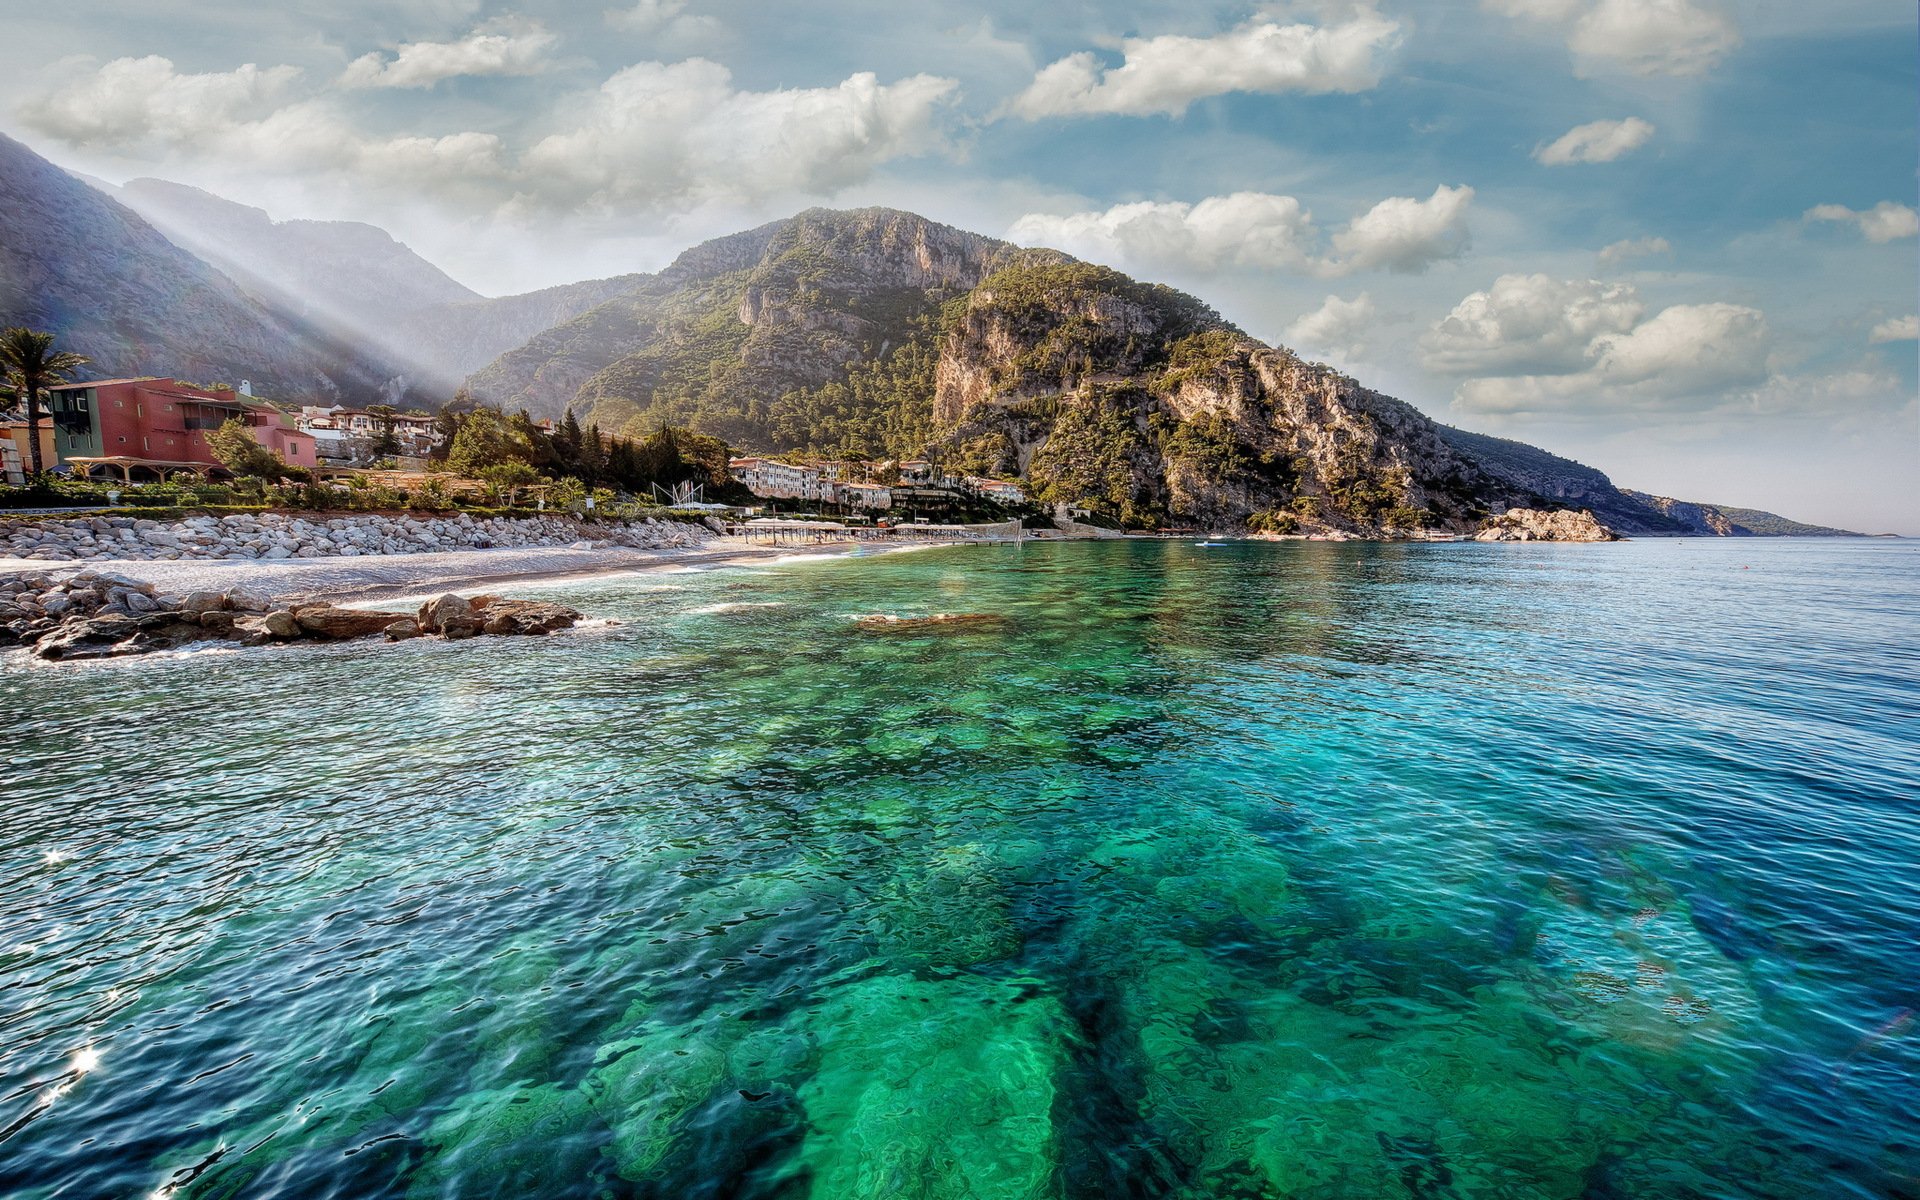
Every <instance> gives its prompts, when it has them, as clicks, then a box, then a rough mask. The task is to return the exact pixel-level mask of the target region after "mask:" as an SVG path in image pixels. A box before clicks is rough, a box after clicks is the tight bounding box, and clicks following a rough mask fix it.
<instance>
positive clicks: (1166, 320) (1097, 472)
mask: <svg viewBox="0 0 1920 1200" xmlns="http://www.w3.org/2000/svg"><path fill="white" fill-rule="evenodd" d="M469 386H470V388H471V389H472V391H473V393H474V394H475V395H476V396H477V397H479V398H482V399H487V400H492V401H495V402H498V403H501V404H504V405H505V406H507V407H509V408H518V407H525V408H528V409H529V410H531V411H533V412H534V413H535V414H536V415H554V414H556V413H558V412H561V411H564V410H565V409H566V408H568V407H573V408H575V409H577V410H579V411H580V412H581V413H583V414H584V415H585V416H586V417H587V418H588V419H591V420H594V421H597V422H599V423H600V424H601V425H602V426H603V427H605V428H608V429H621V428H626V429H630V430H634V431H641V430H645V429H647V428H652V427H655V426H657V425H659V424H661V423H663V422H664V423H671V424H676V425H688V426H690V427H692V428H694V429H697V430H700V431H702V432H705V433H710V434H714V435H717V436H720V437H723V438H725V439H727V440H728V441H730V442H732V443H733V444H735V445H737V446H742V447H746V448H750V449H754V450H760V451H767V452H800V453H817V454H823V455H831V456H846V457H862V458H866V457H886V456H894V457H899V456H909V455H918V454H922V453H929V454H931V455H933V456H934V457H936V458H937V459H939V460H941V461H942V462H943V463H944V464H945V465H947V466H948V467H950V468H952V469H956V470H964V471H971V472H977V473H981V474H995V475H1009V476H1020V477H1024V478H1025V479H1027V480H1028V482H1029V484H1030V485H1031V487H1032V488H1033V490H1034V493H1035V494H1036V495H1037V496H1039V497H1040V498H1041V499H1043V500H1050V501H1063V502H1071V503H1078V504H1086V505H1090V506H1093V507H1096V508H1098V509H1101V510H1103V511H1106V512H1108V513H1109V514H1111V515H1113V516H1115V517H1117V518H1120V519H1123V520H1126V521H1129V522H1136V523H1197V524H1201V525H1205V526H1207V527H1209V528H1245V527H1246V526H1247V524H1248V523H1249V521H1251V522H1252V523H1254V524H1255V525H1256V526H1258V527H1262V528H1269V529H1277V530H1287V529H1296V528H1297V529H1311V528H1322V527H1325V528H1338V529H1350V530H1375V529H1379V528H1382V527H1384V526H1388V525H1392V526H1395V527H1402V528H1405V527H1412V526H1415V525H1431V526H1438V527H1447V528H1465V527H1468V526H1469V525H1471V524H1473V523H1474V522H1476V521H1478V520H1479V519H1480V517H1481V516H1482V515H1484V514H1485V513H1486V512H1487V511H1488V510H1489V509H1490V508H1493V507H1498V506H1504V505H1523V504H1535V503H1550V502H1551V494H1550V493H1549V492H1548V491H1546V490H1543V488H1542V487H1541V486H1535V485H1534V484H1531V483H1529V482H1526V481H1524V480H1519V479H1515V478H1511V477H1509V476H1507V475H1504V474H1501V473H1498V472H1496V471H1494V470H1490V469H1488V468H1487V467H1485V466H1483V465H1482V464H1481V463H1480V462H1479V461H1478V460H1477V459H1476V458H1475V457H1474V456H1473V454H1472V453H1470V452H1467V451H1463V450H1461V449H1459V448H1457V447H1456V446H1455V445H1454V444H1452V443H1451V442H1449V441H1448V440H1447V437H1446V433H1447V431H1445V430H1443V429H1442V428H1441V427H1439V426H1437V425H1435V424H1434V423H1433V422H1432V421H1430V420H1428V419H1427V418H1426V417H1424V416H1422V415H1421V414H1420V413H1419V412H1418V411H1417V410H1415V409H1413V408H1412V407H1410V406H1408V405H1405V404H1402V403H1400V402H1399V401H1397V400H1393V399H1391V398H1389V397H1385V396H1382V395H1379V394H1378V393H1375V392H1372V391H1370V390H1368V389H1366V388H1364V387H1362V386H1361V385H1360V384H1358V383H1357V382H1355V381H1354V380H1352V379H1349V378H1346V377H1344V376H1342V375H1339V374H1338V373H1336V372H1334V371H1332V370H1330V369H1328V368H1326V367H1322V366H1317V365H1315V364H1311V363H1307V362H1303V361H1301V360H1300V359H1298V358H1297V357H1295V356H1294V355H1292V354H1291V353H1289V352H1287V351H1285V350H1278V349H1274V348H1272V347H1268V346H1265V345H1263V344H1262V343H1260V342H1258V341H1256V340H1255V339H1253V338H1251V337H1249V336H1247V335H1246V334H1244V333H1242V332H1241V331H1240V330H1238V329H1235V328H1234V327H1233V326H1232V325H1230V324H1229V323H1227V322H1226V321H1224V320H1223V319H1222V318H1221V317H1220V316H1219V314H1217V313H1216V312H1214V311H1213V310H1212V309H1211V308H1209V307H1207V306H1206V305H1205V304H1204V303H1202V302H1201V301H1199V300H1197V299H1195V298H1193V297H1191V296H1187V295H1185V294H1183V293H1180V292H1177V291H1174V290H1173V289H1171V288H1166V287H1161V286H1158V285H1154V284H1148V283H1141V282H1138V281H1135V280H1133V279H1130V278H1128V277H1126V276H1124V275H1122V274H1120V273H1119V272H1116V271H1111V270H1108V269H1106V268H1103V267H1096V266H1091V265H1089V264H1086V263H1081V262H1078V261H1076V260H1074V259H1071V258H1069V257H1067V256H1066V255H1063V254H1060V253H1057V252H1055V251H1050V250H1021V249H1018V248H1016V247H1014V246H1011V245H1009V244H1007V243H1004V242H999V241H995V240H993V239H991V238H985V237H980V236H978V235H975V234H970V233H966V232H963V231H961V230H957V229H953V228H950V227H947V226H943V225H938V224H935V223H934V222H931V221H927V220H925V219H924V218H921V217H916V216H913V215H912V214H909V213H902V212H895V211H891V210H886V209H865V210H860V211H855V212H831V211H826V210H812V211H809V212H806V213H802V214H801V215H799V216H798V217H795V218H793V219H792V220H789V221H781V222H777V223H775V224H772V225H767V226H763V227H761V228H759V229H755V230H751V231H749V232H746V233H742V234H737V235H734V236H733V237H730V238H724V239H721V240H719V241H716V242H710V243H707V244H705V245H702V246H699V247H696V248H694V249H693V250H690V251H688V252H687V253H686V254H684V255H682V256H681V257H680V259H679V260H677V261H676V262H675V263H674V264H673V265H672V266H671V267H669V268H668V269H667V270H665V271H663V272H661V273H660V274H659V275H657V276H655V277H653V278H652V279H650V280H648V281H647V282H646V283H645V284H643V285H642V286H640V287H638V288H636V289H634V290H633V291H631V292H629V293H627V294H625V295H622V296H619V297H616V298H615V299H613V300H611V301H609V302H607V303H606V304H603V305H601V306H599V307H598V308H595V309H593V310H591V311H589V312H587V313H584V314H582V315H581V316H579V317H577V318H575V319H574V320H573V321H571V322H569V323H567V324H565V325H562V326H559V327H558V328H555V329H552V330H549V331H547V332H546V333H543V334H541V335H540V336H539V337H536V338H534V339H533V340H532V341H530V342H529V343H527V344H526V345H525V346H522V347H520V348H519V349H517V350H515V351H513V352H512V353H510V354H507V355H505V356H503V357H502V358H501V359H500V360H498V361H497V362H495V363H494V364H493V365H492V366H490V367H488V368H487V369H486V370H485V371H482V372H479V373H478V374H476V375H475V376H474V377H473V378H472V379H471V380H469ZM1569 465H1571V464H1569ZM1594 474H1595V475H1596V476H1597V481H1596V482H1594V483H1593V484H1592V486H1590V487H1589V488H1587V489H1586V490H1585V492H1584V493H1583V494H1587V495H1589V497H1590V498H1592V499H1596V500H1600V501H1604V502H1607V503H1609V504H1611V505H1612V506H1613V507H1614V508H1616V509H1618V510H1620V511H1622V512H1627V511H1639V506H1637V505H1636V504H1634V503H1633V502H1631V501H1628V500H1626V499H1625V498H1624V497H1622V496H1621V494H1620V493H1619V492H1618V491H1617V490H1616V489H1614V488H1613V487H1612V485H1611V484H1610V483H1608V482H1606V480H1605V477H1604V476H1598V473H1597V472H1596V473H1594ZM1662 523H1663V518H1660V517H1659V515H1658V514H1656V513H1652V512H1651V511H1648V512H1645V513H1644V519H1643V520H1642V521H1641V522H1640V523H1639V524H1638V525H1635V526H1634V528H1636V529H1647V528H1650V527H1652V526H1656V525H1660V524H1662Z"/></svg>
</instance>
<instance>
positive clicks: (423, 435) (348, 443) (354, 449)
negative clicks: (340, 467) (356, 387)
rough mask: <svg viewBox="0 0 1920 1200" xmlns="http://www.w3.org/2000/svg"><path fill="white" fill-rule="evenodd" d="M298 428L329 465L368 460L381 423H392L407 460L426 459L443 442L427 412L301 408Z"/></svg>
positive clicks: (376, 440) (341, 407) (377, 438)
mask: <svg viewBox="0 0 1920 1200" xmlns="http://www.w3.org/2000/svg"><path fill="white" fill-rule="evenodd" d="M297 420H298V423H299V426H300V428H301V429H304V430H306V431H307V432H308V433H311V434H312V435H313V437H314V440H315V442H316V443H317V445H318V448H319V454H320V458H321V459H322V460H323V461H327V462H332V463H350V462H359V461H363V460H367V459H371V458H372V457H373V456H374V448H375V447H376V446H377V445H378V444H379V440H380V429H381V423H382V422H383V421H386V420H390V421H392V422H393V436H394V440H395V441H396V442H398V443H399V447H400V448H399V450H398V451H397V453H398V454H399V455H401V456H403V457H408V458H425V457H427V456H428V455H429V454H432V453H433V449H434V447H436V446H438V445H440V443H441V442H443V441H445V440H446V438H445V435H443V434H442V433H441V431H440V428H439V425H438V424H437V423H436V422H435V420H434V418H433V417H432V415H431V414H428V413H394V414H393V415H392V416H391V417H385V416H383V415H382V414H380V413H373V412H368V411H366V410H365V409H358V408H347V407H345V406H344V405H339V404H336V405H333V406H332V407H323V406H320V405H313V404H309V405H303V406H302V407H301V409H300V412H299V416H298V418H297Z"/></svg>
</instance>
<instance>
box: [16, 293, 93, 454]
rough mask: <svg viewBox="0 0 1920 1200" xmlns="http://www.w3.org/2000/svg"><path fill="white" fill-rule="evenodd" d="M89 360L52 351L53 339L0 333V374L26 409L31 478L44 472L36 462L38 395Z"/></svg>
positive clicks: (24, 331)
mask: <svg viewBox="0 0 1920 1200" xmlns="http://www.w3.org/2000/svg"><path fill="white" fill-rule="evenodd" d="M92 361H93V360H92V359H90V358H88V357H87V356H86V355H84V354H74V353H72V352H71V351H67V350H55V349H54V348H53V335H52V334H50V333H40V332H37V331H35V330H32V329H27V328H24V327H22V326H19V325H15V326H13V327H12V328H10V329H6V330H4V331H0V371H4V372H5V373H6V377H7V379H8V380H10V381H11V382H12V383H13V385H14V388H15V389H16V392H15V394H16V395H17V396H18V397H19V398H20V399H21V400H23V401H25V402H26V406H27V448H28V452H29V453H30V454H31V455H32V456H33V475H34V477H38V476H39V475H40V473H41V472H42V471H43V470H45V466H44V465H43V464H42V462H41V460H40V404H39V399H40V393H41V392H42V391H44V390H45V389H46V388H47V387H48V385H50V384H52V383H53V381H54V380H56V379H65V378H66V377H67V376H69V375H71V374H73V372H74V371H75V369H77V368H79V367H84V366H86V365H87V364H88V363H90V362H92Z"/></svg>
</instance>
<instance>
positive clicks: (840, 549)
mask: <svg viewBox="0 0 1920 1200" xmlns="http://www.w3.org/2000/svg"><path fill="white" fill-rule="evenodd" d="M856 545H857V543H854V542H826V543H821V544H819V545H809V546H781V547H778V548H774V547H768V546H754V545H749V544H747V543H746V542H745V541H741V540H738V539H734V538H715V539H714V540H713V541H710V542H707V543H705V544H704V545H701V546H698V547H693V548H689V549H684V550H632V549H625V548H621V547H613V548H609V549H605V550H574V549H570V548H567V547H564V546H554V547H527V548H508V547H496V548H494V549H489V550H452V551H447V552H444V553H438V554H391V555H374V554H369V555H361V556H359V557H355V558H291V559H278V560H263V559H211V560H191V559H177V560H172V561H160V562H148V561H137V560H121V561H111V562H37V561H29V560H26V559H16V558H0V575H12V574H27V575H47V576H51V577H52V578H54V579H61V578H64V577H66V576H68V575H71V574H74V573H75V572H78V571H85V570H95V571H112V572H113V573H115V574H117V575H125V576H127V577H129V578H132V579H138V580H140V581H141V582H142V583H151V584H153V585H154V586H155V587H157V588H159V589H160V590H161V591H163V592H172V593H175V594H184V593H186V592H192V591H226V590H228V589H231V588H236V587H239V588H246V589H248V590H249V591H254V592H258V593H260V594H261V595H264V596H270V597H272V598H274V599H295V598H298V599H326V600H331V601H333V602H335V603H346V602H350V601H355V600H380V599H389V598H393V597H398V596H414V595H420V594H422V593H440V592H465V591H472V590H473V589H474V588H475V587H476V586H483V585H489V584H505V583H520V582H527V581H531V580H537V579H559V578H569V577H575V576H585V575H608V574H619V573H624V572H629V571H647V570H661V569H669V568H674V567H720V566H728V565H732V564H735V563H738V564H748V563H754V562H769V561H772V560H774V559H778V558H785V557H790V556H792V555H795V554H835V553H846V552H847V551H850V550H852V549H853V548H854V547H855V546H856Z"/></svg>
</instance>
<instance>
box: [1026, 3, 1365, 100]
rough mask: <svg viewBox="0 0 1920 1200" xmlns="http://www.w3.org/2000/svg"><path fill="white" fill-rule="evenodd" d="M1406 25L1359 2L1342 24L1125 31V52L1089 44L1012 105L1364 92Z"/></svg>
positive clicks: (1056, 65) (1044, 74)
mask: <svg viewBox="0 0 1920 1200" xmlns="http://www.w3.org/2000/svg"><path fill="white" fill-rule="evenodd" d="M1399 40H1400V26H1399V24H1398V23H1397V22H1395V21H1391V20H1388V19H1387V18H1385V17H1382V16H1380V15H1379V14H1378V13H1375V12H1372V11H1370V10H1362V11H1360V12H1358V13H1355V14H1354V15H1353V16H1352V17H1350V18H1349V19H1348V20H1346V21H1345V22H1343V23H1341V24H1337V25H1307V24H1292V25H1282V24H1278V23H1277V22H1275V21H1272V20H1262V21H1255V22H1253V23H1251V24H1247V25H1243V26H1241V27H1240V28H1238V29H1235V30H1232V31H1229V32H1227V33H1222V34H1219V35H1217V36H1215V37H1209V38H1198V37H1179V36H1173V35H1167V36H1163V37H1154V38H1128V39H1127V40H1126V41H1125V42H1123V43H1122V44H1121V53H1122V55H1123V61H1122V62H1121V64H1120V65H1119V66H1117V67H1112V68H1103V67H1102V66H1101V65H1100V63H1099V61H1098V59H1096V58H1095V56H1094V55H1093V54H1092V53H1091V52H1085V51H1083V52H1081V53H1079V54H1073V55H1069V56H1068V57H1066V58H1063V59H1060V60H1059V61H1058V62H1055V63H1053V64H1051V65H1050V66H1047V67H1044V68H1042V69H1041V70H1040V72H1039V73H1038V74H1036V75H1035V76H1034V79H1033V82H1032V83H1031V84H1030V85H1028V87H1027V89H1026V90H1025V91H1024V92H1022V93H1021V94H1020V95H1019V96H1017V97H1015V98H1014V99H1013V101H1012V102H1011V103H1009V104H1008V106H1007V111H1008V112H1010V113H1012V114H1013V115H1015V116H1020V117H1025V118H1026V119H1027V120H1030V121H1032V120H1039V119H1040V118H1042V117H1055V116H1078V115H1090V114H1103V113H1113V114H1125V115H1129V116H1148V115H1151V114H1155V113H1165V114H1168V115H1170V116H1178V115H1180V114H1181V113H1183V112H1185V111H1186V109H1187V106H1188V105H1189V104H1192V103H1193V102H1194V101H1195V100H1200V99H1203V98H1205V97H1208V96H1220V95H1225V94H1226V93H1228V92H1304V93H1308V94H1316V93H1326V92H1363V91H1366V90H1368V89H1370V88H1373V87H1375V86H1377V85H1378V84H1379V82H1380V75H1381V72H1382V70H1383V69H1384V61H1383V60H1384V59H1385V57H1386V56H1387V54H1388V53H1389V52H1390V51H1391V50H1392V49H1393V48H1394V47H1395V46H1397V45H1398V44H1399Z"/></svg>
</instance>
